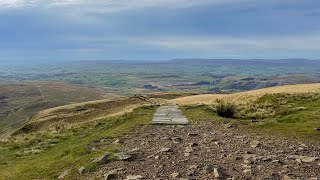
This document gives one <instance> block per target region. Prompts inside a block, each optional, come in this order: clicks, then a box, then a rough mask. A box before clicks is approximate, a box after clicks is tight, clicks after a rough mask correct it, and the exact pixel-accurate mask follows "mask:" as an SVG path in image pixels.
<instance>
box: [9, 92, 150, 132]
mask: <svg viewBox="0 0 320 180" xmlns="http://www.w3.org/2000/svg"><path fill="white" fill-rule="evenodd" d="M144 104H146V102H145V101H143V100H141V99H139V98H115V99H112V100H98V101H90V102H85V103H77V104H71V105H65V106H60V107H56V108H51V109H47V110H43V111H40V112H39V113H37V114H36V115H35V116H34V117H32V118H31V120H30V121H29V122H27V123H26V124H24V125H23V126H22V127H21V128H19V129H18V131H16V132H15V134H20V133H32V132H46V133H55V132H59V131H63V130H68V129H70V128H74V127H78V126H80V125H82V124H84V123H89V122H92V121H97V120H100V119H102V118H106V117H110V116H116V115H121V114H124V113H126V112H130V111H132V110H133V109H135V108H137V107H140V106H142V105H144Z"/></svg>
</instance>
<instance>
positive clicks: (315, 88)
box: [168, 83, 320, 105]
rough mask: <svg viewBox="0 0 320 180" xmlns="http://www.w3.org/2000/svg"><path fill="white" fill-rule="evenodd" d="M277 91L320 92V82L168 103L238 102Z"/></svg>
mask: <svg viewBox="0 0 320 180" xmlns="http://www.w3.org/2000/svg"><path fill="white" fill-rule="evenodd" d="M276 93H289V94H295V93H320V83H315V84H299V85H287V86H278V87H271V88H265V89H258V90H252V91H245V92H240V93H234V94H203V95H195V96H188V97H182V98H177V99H173V100H169V101H168V103H172V104H179V105H192V104H214V103H215V101H216V100H217V99H224V100H228V101H230V102H234V103H237V104H242V103H246V102H250V101H253V100H255V99H257V98H259V97H262V96H263V95H266V94H276Z"/></svg>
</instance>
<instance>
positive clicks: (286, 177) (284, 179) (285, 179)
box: [282, 175, 292, 180]
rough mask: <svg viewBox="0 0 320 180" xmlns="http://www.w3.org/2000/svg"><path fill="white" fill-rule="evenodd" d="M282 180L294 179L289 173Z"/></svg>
mask: <svg viewBox="0 0 320 180" xmlns="http://www.w3.org/2000/svg"><path fill="white" fill-rule="evenodd" d="M282 180H292V179H291V178H290V177H289V176H288V175H285V176H283V178H282Z"/></svg>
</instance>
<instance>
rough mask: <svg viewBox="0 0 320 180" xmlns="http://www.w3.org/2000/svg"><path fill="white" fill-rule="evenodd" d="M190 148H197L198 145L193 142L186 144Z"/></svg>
mask: <svg viewBox="0 0 320 180" xmlns="http://www.w3.org/2000/svg"><path fill="white" fill-rule="evenodd" d="M188 145H189V146H190V147H195V146H198V144H197V143H194V142H192V143H189V144H188Z"/></svg>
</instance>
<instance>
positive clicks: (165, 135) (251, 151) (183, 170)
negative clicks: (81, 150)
mask: <svg viewBox="0 0 320 180" xmlns="http://www.w3.org/2000/svg"><path fill="white" fill-rule="evenodd" d="M111 143H119V144H121V146H122V147H123V149H122V151H123V152H125V153H127V154H130V158H126V159H125V160H112V161H109V162H107V163H106V164H104V165H102V166H101V167H100V168H99V169H98V170H97V171H96V172H94V173H91V174H87V175H86V178H87V179H95V178H97V179H105V178H106V177H108V179H111V178H116V179H126V178H127V176H129V175H139V176H131V179H139V177H144V178H145V179H190V180H191V179H228V178H229V179H230V180H231V179H285V180H289V179H320V160H319V157H320V145H319V144H309V143H300V142H298V141H295V140H290V139H286V138H283V137H277V136H267V135H263V136H262V135H254V134H248V133H245V132H241V131H238V130H237V129H234V128H225V126H223V125H222V124H218V123H215V124H214V123H208V122H201V123H197V124H191V125H187V126H180V125H178V126H174V125H150V126H141V127H137V128H136V129H134V130H133V131H132V133H130V134H127V135H125V136H122V137H119V139H105V140H104V141H103V143H96V144H93V145H92V146H101V145H103V146H107V145H108V144H111ZM112 170H113V171H112ZM108 175H109V176H108ZM129 179H130V177H129Z"/></svg>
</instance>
